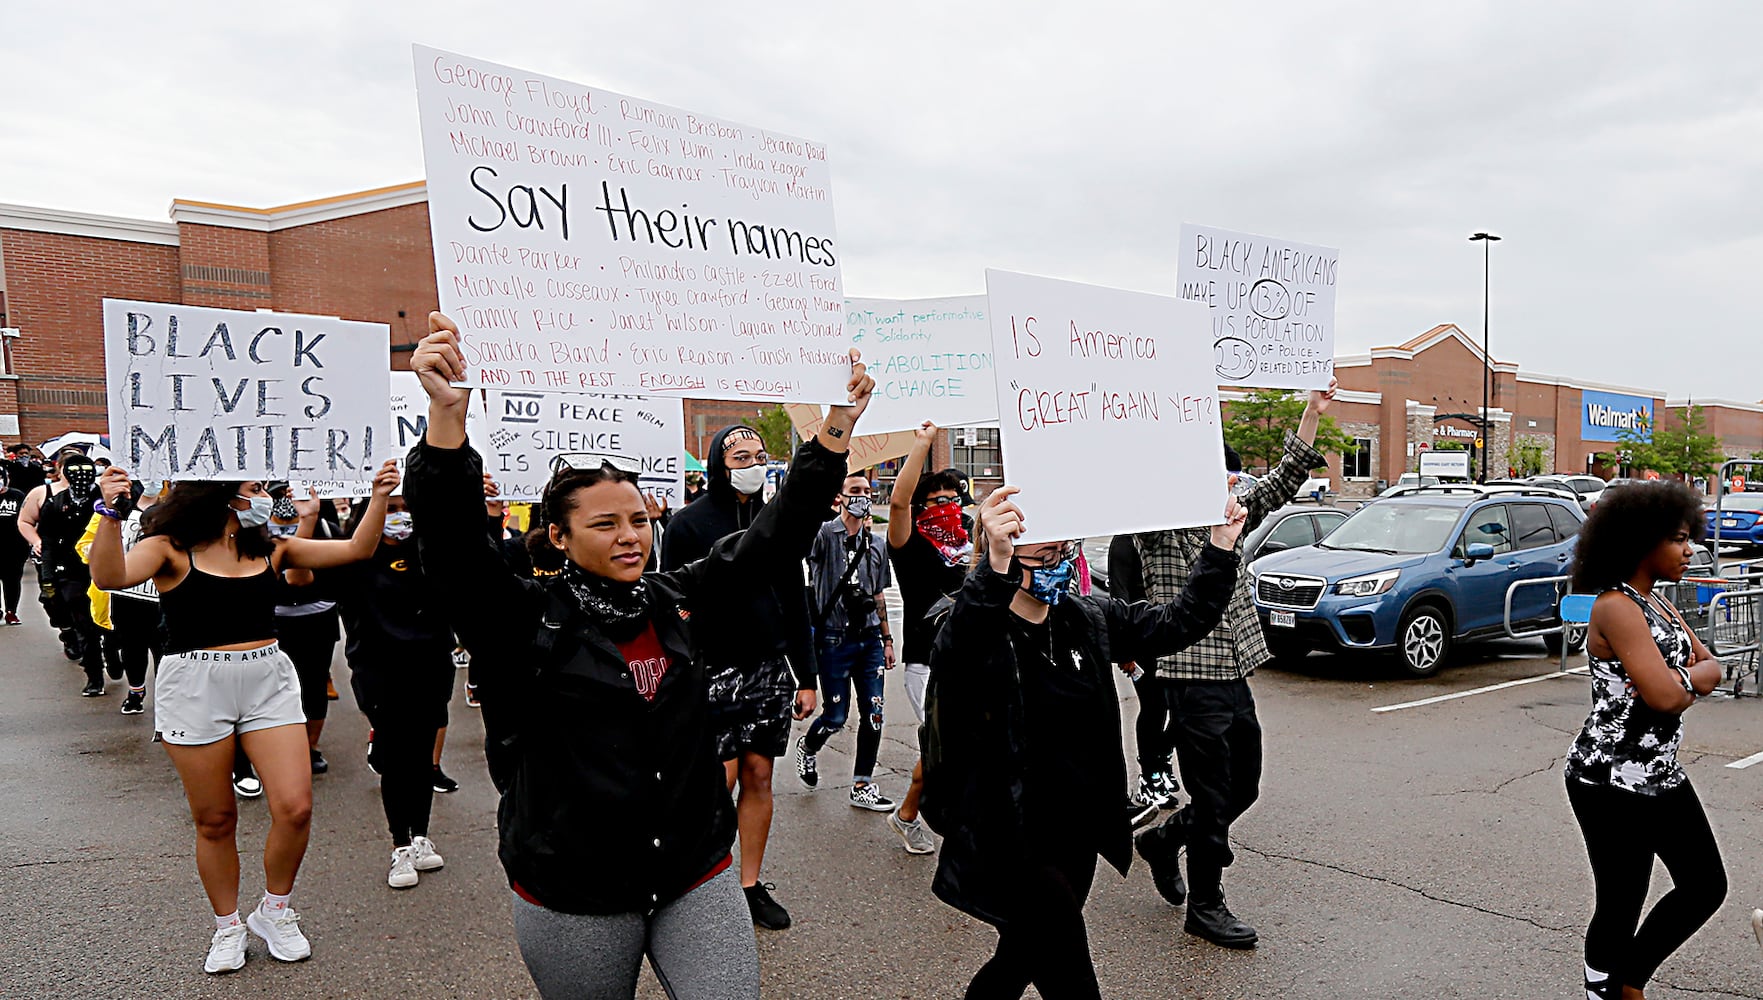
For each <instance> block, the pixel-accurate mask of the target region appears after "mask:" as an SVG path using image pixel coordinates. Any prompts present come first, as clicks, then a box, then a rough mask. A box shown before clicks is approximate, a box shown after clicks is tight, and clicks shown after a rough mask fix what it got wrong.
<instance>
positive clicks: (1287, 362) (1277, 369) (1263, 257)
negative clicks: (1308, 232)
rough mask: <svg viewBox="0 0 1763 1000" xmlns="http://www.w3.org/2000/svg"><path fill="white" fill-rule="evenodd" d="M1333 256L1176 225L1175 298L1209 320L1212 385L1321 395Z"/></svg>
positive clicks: (1329, 341) (1329, 360)
mask: <svg viewBox="0 0 1763 1000" xmlns="http://www.w3.org/2000/svg"><path fill="white" fill-rule="evenodd" d="M1339 262H1340V251H1339V250H1333V249H1330V248H1328V247H1317V246H1310V245H1309V244H1306V243H1292V242H1290V241H1287V240H1276V239H1272V238H1269V237H1266V236H1255V235H1252V234H1249V233H1233V232H1230V231H1229V230H1225V229H1213V228H1211V227H1209V226H1196V225H1193V224H1192V223H1183V224H1182V227H1181V257H1180V261H1179V263H1178V264H1177V265H1176V285H1177V288H1178V289H1179V292H1178V294H1179V297H1180V298H1183V299H1186V300H1188V301H1190V302H1200V303H1204V304H1205V305H1206V307H1207V309H1208V310H1209V311H1210V313H1211V321H1212V329H1211V335H1210V337H1209V342H1210V343H1211V344H1212V362H1213V366H1214V367H1215V368H1216V370H1217V373H1218V381H1219V382H1220V383H1221V384H1225V385H1231V384H1236V385H1251V386H1256V387H1259V388H1263V389H1326V388H1328V380H1329V379H1330V378H1333V377H1334V298H1335V276H1336V267H1337V265H1338V264H1339Z"/></svg>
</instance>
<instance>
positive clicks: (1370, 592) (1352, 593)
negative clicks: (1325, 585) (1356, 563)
mask: <svg viewBox="0 0 1763 1000" xmlns="http://www.w3.org/2000/svg"><path fill="white" fill-rule="evenodd" d="M1401 575H1402V571H1401V570H1399V569H1386V570H1384V571H1383V572H1382V573H1369V574H1367V575H1365V576H1354V577H1348V578H1347V579H1345V580H1342V581H1341V582H1339V583H1337V584H1335V585H1334V592H1335V593H1337V594H1340V595H1341V596H1342V597H1376V596H1377V595H1378V594H1387V593H1389V592H1390V588H1391V587H1394V586H1395V585H1396V578H1397V577H1399V576H1401Z"/></svg>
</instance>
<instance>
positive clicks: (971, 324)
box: [845, 295, 998, 434]
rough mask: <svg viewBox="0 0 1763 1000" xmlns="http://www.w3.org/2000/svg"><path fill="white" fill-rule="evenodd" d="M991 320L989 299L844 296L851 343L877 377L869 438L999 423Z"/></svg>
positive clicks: (867, 419) (868, 413)
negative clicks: (927, 426) (926, 426)
mask: <svg viewBox="0 0 1763 1000" xmlns="http://www.w3.org/2000/svg"><path fill="white" fill-rule="evenodd" d="M986 315H987V306H986V297H985V296H984V295H958V296H954V297H951V298H939V299H866V298H852V299H846V300H845V325H846V327H847V328H848V329H849V330H850V331H851V343H852V344H853V345H854V346H856V347H858V348H860V349H861V350H862V351H863V361H864V363H865V364H866V365H868V366H869V374H870V375H871V376H873V377H874V378H875V398H874V399H872V400H870V403H869V409H868V410H865V411H864V413H863V430H864V433H866V434H885V433H887V432H889V431H898V430H911V429H916V428H917V427H918V426H919V425H920V424H922V423H924V422H925V421H926V420H929V421H932V422H934V423H935V424H937V425H938V426H939V427H965V426H971V425H974V424H983V423H990V422H992V421H995V420H997V419H998V399H997V395H996V393H994V392H993V389H992V328H991V324H990V323H989V322H988V321H987V320H986Z"/></svg>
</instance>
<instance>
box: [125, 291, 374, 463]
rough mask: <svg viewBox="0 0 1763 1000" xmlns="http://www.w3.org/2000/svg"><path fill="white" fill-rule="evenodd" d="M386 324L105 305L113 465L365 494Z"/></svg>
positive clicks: (147, 305)
mask: <svg viewBox="0 0 1763 1000" xmlns="http://www.w3.org/2000/svg"><path fill="white" fill-rule="evenodd" d="M388 337H389V331H388V330H387V327H386V326H385V324H383V323H351V322H346V321H344V320H338V319H331V318H327V317H323V316H305V315H297V314H292V313H271V312H240V311H237V310H231V309H205V308H200V307H196V306H183V305H169V304H165V303H159V302H136V301H130V300H126V299H105V300H104V366H105V390H106V395H107V396H108V399H109V409H110V442H111V448H110V450H111V453H112V454H113V456H114V457H115V460H116V461H117V462H118V463H119V464H121V465H122V466H124V467H125V468H127V469H128V470H129V473H130V474H131V475H132V476H134V477H135V478H137V479H141V480H147V481H151V480H191V479H223V480H225V479H238V480H251V479H287V478H298V477H300V476H301V475H302V474H305V475H308V476H311V477H313V478H325V479H335V480H353V481H358V482H371V481H372V479H373V474H374V472H375V470H376V469H377V468H378V466H379V463H380V462H381V461H383V460H384V458H385V456H386V454H387V452H388V449H387V446H386V436H385V433H384V426H385V414H386V405H387V398H388V395H389V392H390V380H389V377H388V376H389V370H388V367H387V363H386V362H387V353H386V344H387V340H388Z"/></svg>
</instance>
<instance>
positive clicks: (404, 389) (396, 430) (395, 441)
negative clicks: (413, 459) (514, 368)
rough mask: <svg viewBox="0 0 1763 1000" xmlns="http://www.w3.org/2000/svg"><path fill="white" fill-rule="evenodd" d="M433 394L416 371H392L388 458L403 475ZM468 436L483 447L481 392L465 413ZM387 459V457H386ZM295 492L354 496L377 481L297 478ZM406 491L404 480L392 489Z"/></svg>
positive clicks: (370, 489) (421, 432)
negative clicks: (308, 489) (429, 395)
mask: <svg viewBox="0 0 1763 1000" xmlns="http://www.w3.org/2000/svg"><path fill="white" fill-rule="evenodd" d="M428 426H429V397H428V393H426V392H424V391H423V389H422V379H420V378H418V377H417V375H416V373H415V372H409V371H395V372H392V396H391V405H390V407H389V412H388V413H387V415H386V431H385V434H386V438H385V439H386V441H387V442H388V443H387V451H388V452H389V454H387V455H386V458H390V459H394V460H396V461H397V463H398V472H399V474H400V475H402V474H403V472H404V459H405V458H406V456H408V455H409V454H410V448H411V446H413V445H415V444H416V442H418V441H420V440H422V436H423V435H424V434H426V433H428ZM465 437H466V440H467V441H469V442H470V443H471V445H472V447H474V448H477V449H478V451H479V452H480V453H481V452H482V451H483V445H484V441H485V440H486V437H485V431H484V400H483V396H482V394H481V393H476V392H474V393H472V394H471V408H470V409H469V410H467V411H466V414H465ZM382 461H383V459H382ZM291 485H292V486H293V488H294V495H295V496H297V497H304V496H306V495H307V492H306V491H307V488H308V487H310V488H312V489H316V490H318V495H319V496H320V497H323V498H327V499H328V498H331V497H353V498H357V499H359V498H361V497H367V496H372V495H373V482H372V480H369V481H367V482H359V481H347V480H336V479H295V480H293V481H291ZM403 492H404V484H403V483H399V484H398V488H397V489H395V490H393V491H392V495H393V496H398V495H399V494H401V493H403Z"/></svg>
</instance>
